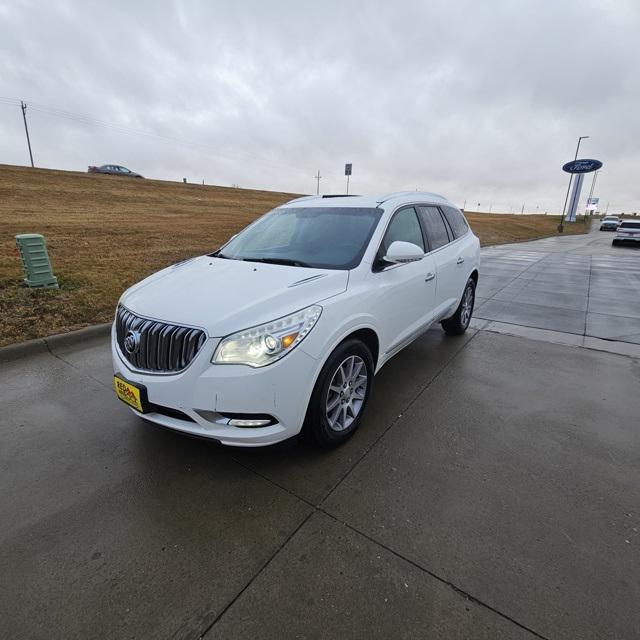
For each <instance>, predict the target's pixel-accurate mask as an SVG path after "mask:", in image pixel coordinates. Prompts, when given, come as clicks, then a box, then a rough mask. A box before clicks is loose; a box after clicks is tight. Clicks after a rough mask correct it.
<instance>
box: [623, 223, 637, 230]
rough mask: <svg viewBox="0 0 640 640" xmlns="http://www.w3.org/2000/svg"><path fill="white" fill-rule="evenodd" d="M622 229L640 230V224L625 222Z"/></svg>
mask: <svg viewBox="0 0 640 640" xmlns="http://www.w3.org/2000/svg"><path fill="white" fill-rule="evenodd" d="M620 228H622V229H640V222H623V223H622V224H621V225H620Z"/></svg>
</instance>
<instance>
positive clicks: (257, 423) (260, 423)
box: [229, 418, 272, 427]
mask: <svg viewBox="0 0 640 640" xmlns="http://www.w3.org/2000/svg"><path fill="white" fill-rule="evenodd" d="M271 422H272V421H271V420H242V419H241V418H233V419H231V420H229V426H230V427H268V426H269V425H270V424H271Z"/></svg>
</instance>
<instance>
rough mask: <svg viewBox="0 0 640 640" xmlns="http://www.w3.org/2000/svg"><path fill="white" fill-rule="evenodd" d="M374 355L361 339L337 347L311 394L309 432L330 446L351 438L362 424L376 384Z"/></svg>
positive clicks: (307, 427) (308, 412)
mask: <svg viewBox="0 0 640 640" xmlns="http://www.w3.org/2000/svg"><path fill="white" fill-rule="evenodd" d="M373 373H374V366H373V357H372V356H371V352H370V351H369V349H368V348H367V346H366V345H365V344H363V343H362V342H360V340H356V339H349V340H346V341H345V342H343V343H342V344H340V345H339V346H338V347H336V349H335V351H334V352H333V353H332V354H331V355H330V356H329V359H328V360H327V362H326V363H325V365H324V367H323V368H322V371H321V372H320V375H319V376H318V380H317V382H316V386H315V387H314V389H313V393H312V394H311V400H310V402H309V407H308V409H307V417H306V420H305V427H304V428H305V431H306V433H307V434H308V435H309V436H310V437H311V439H312V440H313V441H314V442H315V443H316V444H317V445H319V446H321V447H323V448H325V449H330V448H333V447H337V446H338V445H340V444H342V443H343V442H344V441H345V440H347V439H348V438H350V437H351V436H352V435H353V434H354V433H355V431H356V429H357V428H358V427H359V426H360V423H361V422H362V416H363V414H364V410H365V407H366V406H367V401H368V399H369V395H370V393H371V386H372V383H373Z"/></svg>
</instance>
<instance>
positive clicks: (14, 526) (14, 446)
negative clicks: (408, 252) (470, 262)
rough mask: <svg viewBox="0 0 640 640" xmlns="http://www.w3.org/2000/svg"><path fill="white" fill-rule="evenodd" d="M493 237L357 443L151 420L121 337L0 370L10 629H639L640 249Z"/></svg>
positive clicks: (0, 468)
mask: <svg viewBox="0 0 640 640" xmlns="http://www.w3.org/2000/svg"><path fill="white" fill-rule="evenodd" d="M611 237H612V236H611V234H605V233H599V232H597V231H593V232H591V233H590V234H588V235H586V236H571V237H559V238H552V239H548V240H540V241H536V242H533V243H526V244H520V245H509V246H507V245H505V246H501V247H493V248H488V249H485V250H483V266H482V270H481V276H480V283H481V284H480V287H479V290H478V295H479V296H480V298H479V304H478V308H477V311H476V314H475V320H474V328H473V329H472V330H470V331H468V332H467V334H465V335H464V336H462V337H447V336H445V334H444V333H443V332H442V331H441V330H440V329H439V328H438V329H433V330H431V331H429V332H428V333H427V334H426V335H424V336H423V337H422V338H420V339H419V340H417V341H416V342H415V343H414V344H413V345H411V346H410V347H409V348H407V349H406V350H405V351H403V352H402V353H400V354H399V355H398V356H397V357H395V358H394V359H393V360H392V361H391V362H390V363H389V364H388V365H386V366H385V368H384V369H383V370H382V371H381V373H380V375H379V376H378V377H377V378H376V387H375V393H374V396H373V399H372V402H371V404H370V405H369V408H368V413H367V419H366V421H365V423H364V424H363V426H362V428H361V430H360V431H359V432H358V433H357V434H356V436H355V437H354V438H352V439H351V440H350V441H349V442H348V443H347V444H346V445H345V446H343V447H341V448H340V449H337V450H334V451H331V452H324V451H318V450H315V449H313V448H310V447H308V446H307V445H305V444H304V443H298V444H294V445H291V446H280V447H276V448H271V449H264V450H234V449H223V448H220V447H216V446H214V445H212V444H210V443H207V442H203V441H201V440H195V439H190V438H187V437H183V436H180V435H178V434H175V433H172V432H169V431H164V430H161V429H159V428H157V427H153V426H151V425H147V424H145V423H142V422H141V421H139V420H138V419H137V418H136V417H135V416H134V415H132V413H131V412H130V411H129V410H128V409H127V408H126V407H125V406H124V405H122V404H121V403H119V402H118V401H117V400H116V398H115V396H114V393H113V389H112V382H111V373H112V372H111V366H110V356H109V345H108V341H107V340H106V339H105V338H95V339H91V340H87V341H86V342H85V343H83V344H75V345H71V344H69V345H66V346H65V345H64V344H63V343H60V344H59V345H58V346H50V348H49V349H48V350H42V351H41V352H38V353H34V354H32V355H30V356H28V357H24V358H20V359H15V360H11V361H7V362H3V363H2V365H1V370H0V381H1V384H0V403H1V405H2V410H3V411H2V413H3V420H2V425H3V426H2V430H1V431H0V474H1V481H2V487H3V491H2V494H1V497H0V512H1V513H2V518H1V519H0V541H1V546H0V576H1V578H0V636H1V637H6V638H12V639H17V638H29V639H34V638H47V639H51V638H65V639H71V638H102V637H104V638H199V637H205V638H207V639H208V640H210V639H212V638H247V637H255V638H289V637H291V638H341V637H353V638H373V637H377V638H447V639H451V638H466V639H468V638H472V639H475V638H486V639H496V638H509V639H510V638H523V639H524V638H549V639H551V638H553V639H556V638H558V639H559V638H567V639H569V638H571V639H575V638H594V639H595V638H598V639H601V638H607V639H611V640H613V639H630V638H637V637H640V607H638V602H640V573H639V571H638V567H639V566H640V533H639V531H640V466H639V465H638V460H640V428H639V424H640V421H639V418H638V415H639V411H638V409H639V408H640V405H639V403H638V385H639V384H640V358H638V346H637V345H638V344H640V309H639V308H638V304H639V303H638V299H639V295H638V294H639V293H640V252H639V251H638V250H635V249H633V248H630V249H625V248H617V247H616V248H615V249H612V248H611V247H610V242H611Z"/></svg>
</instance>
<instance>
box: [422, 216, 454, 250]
mask: <svg viewBox="0 0 640 640" xmlns="http://www.w3.org/2000/svg"><path fill="white" fill-rule="evenodd" d="M418 214H419V215H420V219H421V220H422V224H423V225H424V230H425V232H426V234H427V240H428V241H429V246H430V248H431V251H433V250H434V249H439V248H440V247H443V246H444V245H445V244H448V243H449V234H448V233H447V227H446V225H445V223H444V220H443V219H442V215H441V214H440V210H439V209H438V207H418Z"/></svg>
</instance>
